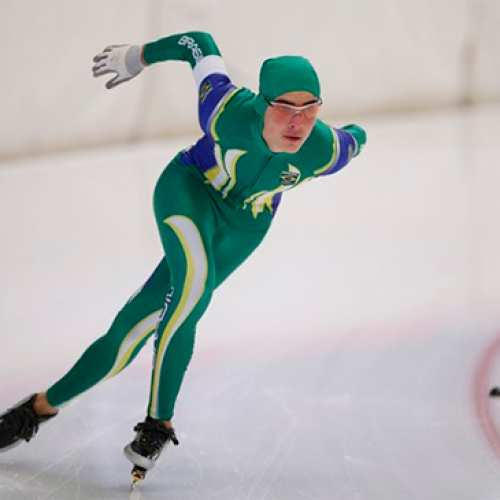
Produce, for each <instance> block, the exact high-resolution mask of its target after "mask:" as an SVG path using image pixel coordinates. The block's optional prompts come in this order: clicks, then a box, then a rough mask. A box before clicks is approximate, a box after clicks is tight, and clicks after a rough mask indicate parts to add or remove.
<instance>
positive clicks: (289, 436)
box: [0, 106, 500, 500]
mask: <svg viewBox="0 0 500 500" xmlns="http://www.w3.org/2000/svg"><path fill="white" fill-rule="evenodd" d="M328 121H329V122H330V123H332V124H333V125H339V126H340V125H343V124H344V123H342V122H340V123H339V122H338V121H337V120H335V118H333V119H330V120H328ZM358 122H359V124H360V125H362V126H364V127H365V128H366V130H367V133H368V143H367V146H366V148H365V150H364V151H363V153H362V155H361V156H360V157H359V158H357V159H356V160H354V161H353V162H352V164H350V165H349V166H348V167H347V168H346V169H345V170H343V171H342V172H340V173H338V174H336V175H334V176H331V177H328V178H323V179H320V180H316V181H314V182H311V183H309V184H307V185H305V186H302V187H301V188H299V189H297V190H294V191H292V192H290V193H287V194H286V195H285V196H284V198H283V202H282V205H281V207H280V209H279V212H278V214H277V216H276V221H275V224H274V228H273V229H272V230H271V232H270V234H269V236H268V238H267V239H266V240H265V241H264V243H263V245H262V246H261V247H260V248H259V249H258V250H257V252H256V253H255V254H254V255H253V256H252V257H251V258H250V260H249V261H248V262H247V263H246V264H245V265H244V266H243V267H242V268H241V269H239V270H238V271H237V272H236V274H235V275H233V276H232V277H231V278H230V279H229V280H228V281H227V283H225V285H224V286H223V287H221V288H220V289H219V290H218V291H217V292H216V294H215V296H214V300H213V302H212V304H211V307H210V308H209V310H208V312H207V314H206V315H205V316H204V318H203V319H202V321H201V323H200V325H199V328H198V335H197V346H196V349H195V355H194V358H193V361H192V364H191V366H190V368H189V371H188V374H187V376H186V379H185V383H184V386H183V388H182V391H181V394H180V397H179V400H178V404H177V410H176V415H175V419H174V425H175V428H176V430H177V433H178V437H179V439H180V441H181V445H180V446H179V447H176V448H174V447H172V448H169V449H168V450H167V451H166V452H165V454H164V455H163V456H162V458H161V460H160V461H159V462H158V465H157V467H156V468H155V469H154V470H153V471H151V473H150V474H149V476H148V478H147V480H146V482H145V483H143V484H142V485H141V486H140V487H139V489H138V490H136V491H134V492H132V493H131V492H130V469H131V466H130V464H129V463H128V461H127V460H126V459H125V458H124V456H123V454H122V448H123V446H124V445H125V444H126V443H128V442H129V441H130V440H131V439H132V437H133V435H134V433H133V430H132V429H133V426H134V425H135V423H136V422H138V421H140V420H142V419H143V418H144V415H145V408H146V404H147V397H148V389H149V379H150V372H151V354H152V346H151V344H148V346H147V347H146V348H145V349H144V350H143V352H142V353H141V355H140V356H139V358H138V359H137V361H136V362H135V364H134V365H132V366H131V367H130V368H129V369H128V370H127V371H125V372H124V373H122V374H121V375H119V376H118V377H116V378H115V379H113V380H112V381H109V382H107V383H105V384H101V385H100V386H98V387H96V388H94V389H93V390H92V391H90V392H88V393H87V394H84V395H83V396H82V397H81V398H79V399H78V400H76V401H74V402H73V403H72V404H70V405H69V406H68V407H67V408H66V409H64V410H63V411H62V412H61V414H60V416H59V417H58V418H57V419H56V420H54V421H52V422H50V423H49V424H47V425H46V426H45V427H43V428H42V429H41V430H40V433H39V435H38V436H37V437H36V439H35V440H34V441H33V442H32V443H30V444H28V445H26V444H23V445H21V446H19V447H18V448H16V449H14V450H12V451H11V452H8V453H5V454H0V499H1V500H14V499H15V500H28V499H29V500H34V499H53V500H56V499H57V500H70V499H71V500H72V499H75V500H77V499H78V500H80V499H81V500H84V499H85V500H87V499H88V500H98V499H100V500H117V499H129V498H133V499H135V500H137V499H138V498H142V499H144V500H156V499H162V500H169V499H176V500H299V499H304V500H305V499H318V500H319V499H321V500H337V499H338V500H355V499H360V500H361V499H362V500H393V499H394V500H407V499H408V500H409V499H414V500H431V499H432V500H466V499H467V500H487V499H492V500H493V499H498V498H500V398H499V399H497V400H494V399H491V398H489V397H488V392H489V388H490V387H491V386H492V385H495V384H496V383H497V384H499V385H500V307H499V305H500V266H499V265H498V260H499V256H500V223H499V214H500V201H499V186H500V169H499V166H498V158H499V156H500V143H499V137H500V107H498V106H497V107H488V108H473V109H471V110H466V111H459V110H457V111H447V112H435V113H421V114H416V115H407V116H400V117H385V118H377V119H374V118H371V119H361V118H360V119H359V120H358ZM192 139H193V138H191V137H188V138H186V139H185V140H176V141H175V142H167V141H163V142H154V143H153V142H150V143H145V144H141V145H137V146H123V147H116V148H114V149H100V150H98V149H96V150H92V151H87V152H84V153H81V154H79V155H74V154H73V155H69V154H68V155H64V154H60V155H57V156H50V157H49V156H45V157H42V158H36V159H29V158H28V159H23V160H16V161H12V162H11V163H4V164H0V235H1V246H0V257H1V258H0V276H1V279H0V332H1V333H0V338H1V339H2V349H1V358H0V380H1V390H0V408H1V409H2V410H3V409H5V408H7V407H8V406H10V405H12V404H14V403H16V402H17V401H19V400H20V399H22V398H24V397H25V396H26V395H28V394H30V393H32V392H35V391H41V390H44V389H45V388H46V387H47V386H49V385H50V384H52V383H53V382H54V381H55V380H57V379H58V378H59V377H61V376H62V375H63V374H64V373H66V371H67V370H68V369H69V368H70V367H71V366H72V364H73V363H74V362H75V361H76V359H77V358H78V357H79V355H80V354H81V352H82V351H83V349H85V348H86V347H87V346H88V345H89V344H90V343H91V342H93V341H94V340H95V339H96V338H97V337H99V336H100V335H102V334H103V333H105V331H106V330H107V328H108V326H109V324H110V323H111V321H112V319H113V317H114V315H115V313H116V312H117V311H118V309H119V308H120V307H121V306H122V304H123V303H124V302H125V301H126V300H127V299H128V297H129V296H130V295H131V294H132V292H134V290H135V289H136V288H137V287H138V286H139V285H140V284H141V283H142V282H143V281H144V280H145V279H146V278H147V277H148V274H149V273H150V271H152V269H153V268H154V266H155V265H156V263H157V261H158V260H159V259H160V257H161V247H160V243H159V239H158V238H157V235H156V228H155V223H154V219H153V214H152V208H151V196H152V192H153V188H154V184H155V180H156V179H157V177H158V175H159V174H160V172H161V170H162V169H163V168H164V166H165V165H166V164H167V163H168V161H169V160H170V158H171V157H172V156H173V155H174V154H175V152H176V151H177V150H178V149H180V148H181V147H185V146H187V145H189V144H190V142H191V141H192Z"/></svg>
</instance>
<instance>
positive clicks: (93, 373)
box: [47, 259, 170, 408]
mask: <svg viewBox="0 0 500 500" xmlns="http://www.w3.org/2000/svg"><path fill="white" fill-rule="evenodd" d="M169 289H170V271H169V268H168V264H167V262H166V261H165V259H163V260H162V261H161V262H160V264H159V265H158V267H157V268H156V270H155V271H154V273H153V274H152V276H151V277H150V278H149V279H148V281H146V283H145V284H144V286H143V287H142V288H141V289H139V291H138V292H136V293H135V294H134V295H133V296H132V297H131V298H130V300H129V301H128V302H127V304H126V305H125V306H124V307H123V309H122V310H121V311H120V312H119V313H118V315H117V316H116V318H115V320H114V321H113V324H112V325H111V328H110V329H109V330H108V332H107V333H106V334H105V335H104V336H102V337H101V338H99V339H98V340H97V341H95V342H94V343H93V344H92V345H91V346H90V347H89V348H88V349H87V350H86V351H85V352H84V354H83V355H82V357H81V358H80V359H79V360H78V361H77V363H76V364H75V365H74V366H73V368H71V370H70V371H69V372H68V373H67V374H66V375H65V376H64V377H63V378H61V379H60V380H59V381H58V382H56V383H55V384H54V385H53V386H52V387H51V388H50V389H49V390H48V391H47V401H48V403H49V404H50V405H51V406H53V407H56V408H58V407H61V406H63V405H64V404H66V403H68V402H69V401H70V400H72V399H74V398H75V397H77V396H79V395H80V394H82V393H83V392H85V391H87V390H89V389H90V388H91V387H93V386H94V385H96V384H97V383H99V382H101V381H103V380H106V379H109V378H111V377H113V376H115V375H117V374H118V373H120V372H121V371H122V370H123V369H124V368H125V367H126V366H128V365H129V364H130V363H131V362H132V360H133V359H134V358H135V357H136V356H137V354H138V353H139V351H140V349H141V348H142V347H143V346H144V345H145V343H146V342H147V340H148V338H149V337H151V335H152V334H153V333H154V331H155V330H156V326H157V323H158V321H159V319H160V316H161V314H162V310H163V307H164V305H165V306H167V305H168V304H165V300H166V297H167V301H168V291H169Z"/></svg>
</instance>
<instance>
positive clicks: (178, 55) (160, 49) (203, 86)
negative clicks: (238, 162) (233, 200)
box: [92, 31, 235, 131]
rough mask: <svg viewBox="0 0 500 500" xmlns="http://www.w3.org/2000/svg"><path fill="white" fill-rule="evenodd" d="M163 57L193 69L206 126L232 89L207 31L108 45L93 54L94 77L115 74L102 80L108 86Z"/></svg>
mask: <svg viewBox="0 0 500 500" xmlns="http://www.w3.org/2000/svg"><path fill="white" fill-rule="evenodd" d="M163 61H186V62H188V63H189V64H190V66H191V68H192V69H193V76H194V79H195V81H196V86H197V89H198V94H199V119H200V125H201V127H202V129H203V130H205V131H206V130H207V128H208V126H209V122H210V117H211V116H212V114H213V111H214V109H216V107H217V104H218V103H219V102H220V101H221V100H222V99H223V97H224V96H225V95H227V93H228V92H230V91H231V90H232V89H234V88H235V87H234V85H232V83H231V80H230V79H229V76H228V74H227V70H226V66H225V64H224V61H223V59H222V57H221V54H220V52H219V49H218V47H217V45H216V43H215V41H214V39H213V38H212V36H211V35H209V34H208V33H203V32H199V31H190V32H187V33H182V34H178V35H172V36H168V37H166V38H161V39H160V40H157V41H155V42H151V43H147V44H145V45H143V46H142V47H141V46H138V45H110V46H109V47H106V48H105V49H104V50H103V52H101V53H100V54H98V55H97V56H96V57H95V58H94V62H95V66H94V67H93V68H92V71H93V73H94V76H95V77H99V76H103V75H107V74H113V73H114V74H115V76H114V78H112V79H111V80H109V81H108V82H107V83H106V88H108V89H112V88H114V87H116V86H117V85H120V84H121V83H124V82H126V81H129V80H131V79H132V78H134V77H135V76H137V75H138V74H139V73H141V72H142V71H143V70H144V68H146V67H147V66H150V65H152V64H155V63H158V62H163Z"/></svg>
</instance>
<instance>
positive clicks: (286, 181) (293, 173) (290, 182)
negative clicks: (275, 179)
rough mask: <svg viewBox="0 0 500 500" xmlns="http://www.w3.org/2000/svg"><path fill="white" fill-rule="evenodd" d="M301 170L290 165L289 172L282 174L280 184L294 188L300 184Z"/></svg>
mask: <svg viewBox="0 0 500 500" xmlns="http://www.w3.org/2000/svg"><path fill="white" fill-rule="evenodd" d="M299 179H300V170H299V169H298V168H297V167H294V166H293V165H288V171H285V172H281V175H280V183H281V185H282V186H294V185H295V184H297V182H299Z"/></svg>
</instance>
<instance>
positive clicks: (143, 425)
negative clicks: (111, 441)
mask: <svg viewBox="0 0 500 500" xmlns="http://www.w3.org/2000/svg"><path fill="white" fill-rule="evenodd" d="M134 431H136V432H137V436H136V437H135V439H134V440H133V441H132V442H131V443H129V444H128V445H127V446H125V448H124V450H123V452H124V453H125V456H126V457H127V458H128V460H130V461H131V462H132V463H133V464H134V468H133V469H132V481H133V483H134V484H135V483H137V482H138V481H142V480H143V479H144V478H145V477H146V472H147V471H148V470H150V469H152V468H153V467H154V466H155V462H156V460H158V457H159V456H160V455H161V452H162V451H163V450H164V448H165V447H166V446H167V445H168V444H169V442H170V441H172V443H174V445H176V446H177V445H178V444H179V441H178V440H177V436H176V435H175V432H174V429H167V428H166V427H165V425H164V424H163V422H162V421H161V420H156V419H155V418H151V417H146V420H145V421H144V422H140V423H138V424H137V425H136V426H135V427H134Z"/></svg>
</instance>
